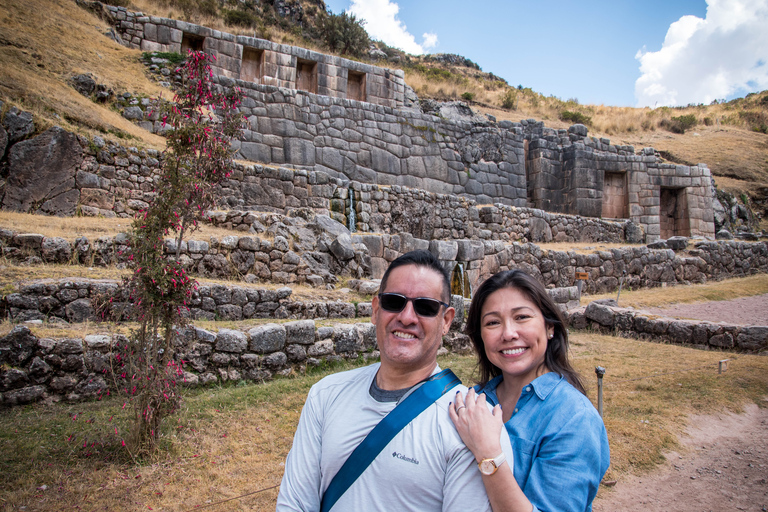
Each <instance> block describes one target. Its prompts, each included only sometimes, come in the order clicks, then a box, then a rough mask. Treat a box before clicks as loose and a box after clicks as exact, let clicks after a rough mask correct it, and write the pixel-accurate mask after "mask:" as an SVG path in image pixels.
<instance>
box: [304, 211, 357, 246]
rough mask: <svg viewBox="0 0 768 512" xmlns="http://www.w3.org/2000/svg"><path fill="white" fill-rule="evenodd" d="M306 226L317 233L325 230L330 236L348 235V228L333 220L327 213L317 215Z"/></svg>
mask: <svg viewBox="0 0 768 512" xmlns="http://www.w3.org/2000/svg"><path fill="white" fill-rule="evenodd" d="M307 227H308V228H311V229H313V230H315V231H316V232H317V233H318V234H319V233H323V232H327V233H330V234H331V235H332V236H335V237H338V236H340V235H350V236H351V233H350V232H349V229H347V227H346V226H345V225H344V224H342V223H341V222H338V221H335V220H333V219H332V218H330V217H329V216H327V215H317V216H316V217H315V220H314V221H313V222H311V223H309V224H307ZM350 245H351V242H350Z"/></svg>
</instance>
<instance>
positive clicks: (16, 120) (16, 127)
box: [3, 107, 60, 144]
mask: <svg viewBox="0 0 768 512" xmlns="http://www.w3.org/2000/svg"><path fill="white" fill-rule="evenodd" d="M3 126H5V129H6V130H7V131H8V140H9V142H10V143H11V144H13V143H14V142H18V141H20V140H23V139H25V138H27V137H28V136H29V135H32V134H33V133H34V132H35V123H34V122H33V120H32V113H31V112H24V111H21V110H19V109H18V108H16V107H11V109H10V110H9V111H8V112H7V113H6V114H5V118H4V119H3ZM59 129H60V128H59Z"/></svg>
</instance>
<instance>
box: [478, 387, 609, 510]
mask: <svg viewBox="0 0 768 512" xmlns="http://www.w3.org/2000/svg"><path fill="white" fill-rule="evenodd" d="M502 378H503V377H502V376H501V375H499V376H498V377H496V378H494V379H493V380H491V381H490V382H488V383H487V384H486V385H485V386H484V387H483V388H482V389H479V390H478V388H479V386H477V387H475V390H477V392H478V393H485V394H486V397H487V401H488V402H490V403H491V404H493V405H496V404H498V403H499V399H498V397H497V396H496V387H497V386H498V385H499V384H500V383H501V380H502ZM505 426H506V428H507V433H508V434H509V438H510V440H511V441H512V450H513V452H514V454H515V460H514V475H515V480H517V483H518V485H519V486H520V488H521V489H522V490H523V493H524V494H525V496H526V497H527V498H528V499H529V500H530V501H531V503H533V510H534V511H537V510H539V511H558V512H562V511H579V512H585V511H587V512H588V511H591V510H592V500H593V499H595V495H596V494H597V488H598V486H599V485H600V481H601V480H602V478H603V475H604V474H605V472H606V471H607V470H608V465H609V463H610V451H609V449H608V435H607V433H606V431H605V425H604V424H603V420H602V418H600V415H599V414H598V412H597V410H596V409H595V407H594V405H592V402H590V401H589V399H588V398H587V397H585V396H584V395H583V394H581V393H580V392H579V391H578V390H577V389H576V388H574V387H573V386H572V385H571V384H569V383H568V381H567V380H566V379H565V378H563V377H562V376H561V375H559V374H557V373H553V372H550V373H545V374H544V375H542V376H540V377H538V378H537V379H535V380H534V381H533V382H531V383H530V384H528V385H527V386H525V387H524V388H523V390H522V393H521V394H520V399H519V400H518V401H517V405H516V406H515V410H514V411H513V413H512V417H511V418H510V419H509V421H508V422H506V423H505Z"/></svg>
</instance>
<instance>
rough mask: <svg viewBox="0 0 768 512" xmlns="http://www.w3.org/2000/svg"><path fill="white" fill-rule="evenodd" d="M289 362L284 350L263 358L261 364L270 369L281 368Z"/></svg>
mask: <svg viewBox="0 0 768 512" xmlns="http://www.w3.org/2000/svg"><path fill="white" fill-rule="evenodd" d="M287 362H288V356H286V355H285V353H284V352H273V353H272V354H269V355H268V356H266V357H264V359H262V361H261V364H262V366H264V367H265V368H269V369H270V370H273V371H274V370H279V369H281V368H283V367H284V366H285V365H286V363H287Z"/></svg>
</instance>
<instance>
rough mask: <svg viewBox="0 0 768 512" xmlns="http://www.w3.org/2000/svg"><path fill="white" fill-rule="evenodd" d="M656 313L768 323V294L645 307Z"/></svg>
mask: <svg viewBox="0 0 768 512" xmlns="http://www.w3.org/2000/svg"><path fill="white" fill-rule="evenodd" d="M643 310H644V311H648V312H649V313H653V314H654V315H662V316H670V317H674V318H690V319H693V320H709V321H711V322H726V323H730V324H738V325H768V294H764V295H755V296H753V297H740V298H738V299H733V300H720V301H713V302H700V303H695V304H678V305H676V306H672V307H668V308H644V309H643Z"/></svg>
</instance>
